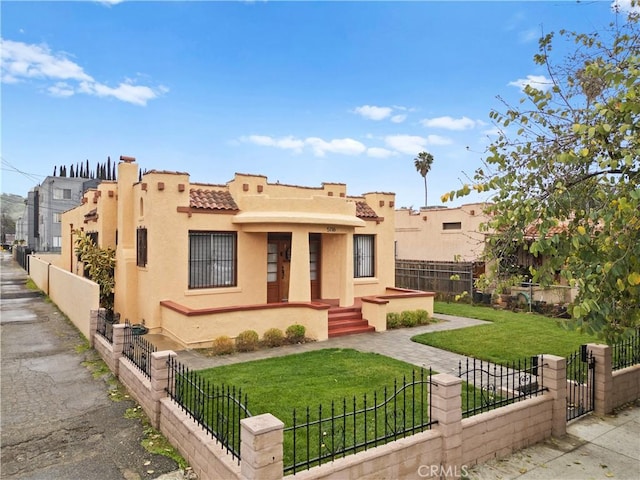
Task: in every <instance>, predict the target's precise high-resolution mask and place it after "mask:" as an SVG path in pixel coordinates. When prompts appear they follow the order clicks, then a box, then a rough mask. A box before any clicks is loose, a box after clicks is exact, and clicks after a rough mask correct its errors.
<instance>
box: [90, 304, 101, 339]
mask: <svg viewBox="0 0 640 480" xmlns="http://www.w3.org/2000/svg"><path fill="white" fill-rule="evenodd" d="M99 313H100V310H91V312H90V314H89V346H90V347H91V348H93V347H95V346H96V341H95V338H94V336H95V335H96V333H98V314H99Z"/></svg>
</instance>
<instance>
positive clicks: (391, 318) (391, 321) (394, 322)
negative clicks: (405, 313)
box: [387, 312, 400, 330]
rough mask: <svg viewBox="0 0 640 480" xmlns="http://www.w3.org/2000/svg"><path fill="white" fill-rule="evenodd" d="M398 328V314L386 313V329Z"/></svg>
mask: <svg viewBox="0 0 640 480" xmlns="http://www.w3.org/2000/svg"><path fill="white" fill-rule="evenodd" d="M394 328H400V314H399V313H396V312H391V313H387V329H389V330H393V329H394Z"/></svg>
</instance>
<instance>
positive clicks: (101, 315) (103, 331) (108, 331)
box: [97, 310, 113, 344]
mask: <svg viewBox="0 0 640 480" xmlns="http://www.w3.org/2000/svg"><path fill="white" fill-rule="evenodd" d="M97 331H98V333H99V334H100V335H101V336H102V337H103V338H104V339H106V340H107V341H108V342H109V343H111V344H113V322H110V321H108V318H107V312H106V310H99V311H98V325H97Z"/></svg>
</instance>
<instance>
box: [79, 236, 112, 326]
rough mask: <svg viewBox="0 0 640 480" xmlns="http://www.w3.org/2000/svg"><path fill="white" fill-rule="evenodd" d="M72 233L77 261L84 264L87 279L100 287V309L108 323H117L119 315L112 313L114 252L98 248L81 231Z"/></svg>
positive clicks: (110, 249) (109, 249)
mask: <svg viewBox="0 0 640 480" xmlns="http://www.w3.org/2000/svg"><path fill="white" fill-rule="evenodd" d="M73 233H74V235H76V240H75V246H76V249H75V252H76V254H77V255H78V260H79V261H81V262H82V263H83V264H84V268H85V272H86V274H87V276H88V277H89V279H91V280H92V281H94V282H96V283H97V284H98V285H99V286H100V307H101V308H104V309H105V310H106V320H107V321H108V322H110V323H118V322H119V314H114V311H113V306H114V299H113V288H114V287H115V275H114V268H115V266H116V252H115V250H114V249H112V248H100V247H99V246H98V245H96V243H95V242H94V241H93V239H92V238H91V237H90V236H89V235H87V234H86V233H85V232H83V231H81V230H75V231H74V232H73Z"/></svg>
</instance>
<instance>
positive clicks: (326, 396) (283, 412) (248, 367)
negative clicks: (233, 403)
mask: <svg viewBox="0 0 640 480" xmlns="http://www.w3.org/2000/svg"><path fill="white" fill-rule="evenodd" d="M414 370H415V371H416V372H417V371H418V370H419V368H418V367H416V366H414V365H410V364H408V363H405V362H401V361H399V360H395V359H393V358H389V357H385V356H383V355H379V354H376V353H363V352H358V351H356V350H351V349H338V348H328V349H324V350H316V351H313V352H306V353H301V354H296V355H286V356H283V357H275V358H269V359H265V360H257V361H252V362H244V363H238V364H234V365H226V366H222V367H216V368H211V369H207V370H201V371H199V372H198V374H199V376H200V377H203V378H205V379H207V380H209V381H210V382H213V383H215V384H217V385H219V384H225V385H233V386H235V387H237V388H238V387H239V388H242V393H243V394H245V393H246V394H247V396H248V398H249V405H248V408H249V410H250V411H251V413H252V414H253V415H258V414H261V413H271V414H273V415H275V416H276V417H278V418H279V419H280V420H282V421H283V422H284V423H285V425H290V424H291V422H292V413H293V409H294V408H296V409H298V411H299V412H300V411H303V410H304V409H305V408H306V407H307V406H310V407H311V408H312V409H313V410H314V411H317V407H318V405H319V404H322V405H323V407H327V408H330V407H331V401H335V402H340V405H342V399H343V398H347V399H348V401H350V402H352V400H353V397H354V396H355V397H356V399H357V400H358V402H359V403H361V400H362V396H363V395H364V394H367V396H368V397H369V398H370V399H373V392H374V391H377V392H378V395H381V394H382V391H383V389H384V387H385V386H386V387H387V388H388V389H389V390H393V381H394V379H396V380H397V381H398V382H399V383H401V382H402V378H403V376H406V377H407V379H409V380H410V379H411V374H412V371H414ZM409 380H408V381H409Z"/></svg>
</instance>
